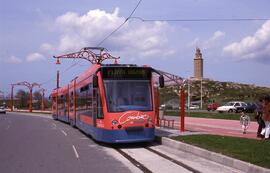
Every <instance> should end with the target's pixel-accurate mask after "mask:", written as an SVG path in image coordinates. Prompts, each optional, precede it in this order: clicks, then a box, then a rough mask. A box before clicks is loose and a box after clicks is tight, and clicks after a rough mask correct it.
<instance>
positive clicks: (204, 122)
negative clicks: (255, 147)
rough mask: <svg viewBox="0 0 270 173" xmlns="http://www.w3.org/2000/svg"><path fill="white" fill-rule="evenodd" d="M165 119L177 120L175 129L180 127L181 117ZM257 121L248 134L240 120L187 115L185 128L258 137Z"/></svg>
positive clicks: (167, 117)
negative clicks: (243, 129) (244, 131)
mask: <svg viewBox="0 0 270 173" xmlns="http://www.w3.org/2000/svg"><path fill="white" fill-rule="evenodd" d="M164 118H165V119H170V120H172V119H173V120H175V127H174V128H175V129H179V128H180V121H179V119H180V118H179V117H174V116H164ZM257 128H258V124H257V122H251V123H250V125H249V128H248V130H247V133H246V134H243V133H242V129H241V125H240V122H239V121H237V120H222V119H209V118H193V117H185V130H187V131H192V132H203V133H208V134H215V135H224V136H236V137H242V138H251V139H259V138H257Z"/></svg>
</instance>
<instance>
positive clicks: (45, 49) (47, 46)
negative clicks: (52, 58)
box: [40, 43, 55, 53]
mask: <svg viewBox="0 0 270 173" xmlns="http://www.w3.org/2000/svg"><path fill="white" fill-rule="evenodd" d="M40 50H41V51H42V52H45V53H46V52H52V51H54V50H55V49H54V47H53V46H52V45H51V44H49V43H43V44H42V45H41V46H40Z"/></svg>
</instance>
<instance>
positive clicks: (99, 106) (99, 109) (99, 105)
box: [97, 92, 104, 119]
mask: <svg viewBox="0 0 270 173" xmlns="http://www.w3.org/2000/svg"><path fill="white" fill-rule="evenodd" d="M97 118H98V119H103V118H104V113H103V106H102V102H101V97H100V94H99V92H97Z"/></svg>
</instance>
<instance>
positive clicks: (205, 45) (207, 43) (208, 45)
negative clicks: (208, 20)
mask: <svg viewBox="0 0 270 173" xmlns="http://www.w3.org/2000/svg"><path fill="white" fill-rule="evenodd" d="M225 35H226V33H225V32H222V31H216V32H214V33H213V35H212V36H211V37H210V38H208V39H206V40H204V41H203V40H200V39H199V38H195V39H194V40H193V41H192V42H191V43H190V44H188V47H197V46H198V47H200V48H201V49H204V50H205V49H212V48H216V47H219V46H220V40H221V39H222V38H224V37H225Z"/></svg>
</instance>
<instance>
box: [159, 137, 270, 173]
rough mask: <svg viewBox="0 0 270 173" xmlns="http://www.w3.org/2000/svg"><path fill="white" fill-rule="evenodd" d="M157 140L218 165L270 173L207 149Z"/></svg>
mask: <svg viewBox="0 0 270 173" xmlns="http://www.w3.org/2000/svg"><path fill="white" fill-rule="evenodd" d="M157 140H158V141H159V142H160V143H161V144H162V145H165V146H167V147H170V148H174V149H177V150H182V151H185V152H189V153H192V154H194V155H197V156H200V157H202V158H205V159H207V160H211V161H214V162H216V163H220V164H222V165H225V166H228V167H232V168H235V169H238V170H240V171H243V172H246V173H270V169H267V168H263V167H260V166H257V165H254V164H251V163H247V162H244V161H241V160H237V159H234V158H231V157H228V156H224V155H222V154H218V153H215V152H212V151H208V150H206V149H202V148H199V147H196V146H193V145H190V144H186V143H183V142H179V141H175V140H172V139H169V138H166V137H158V139H157Z"/></svg>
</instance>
